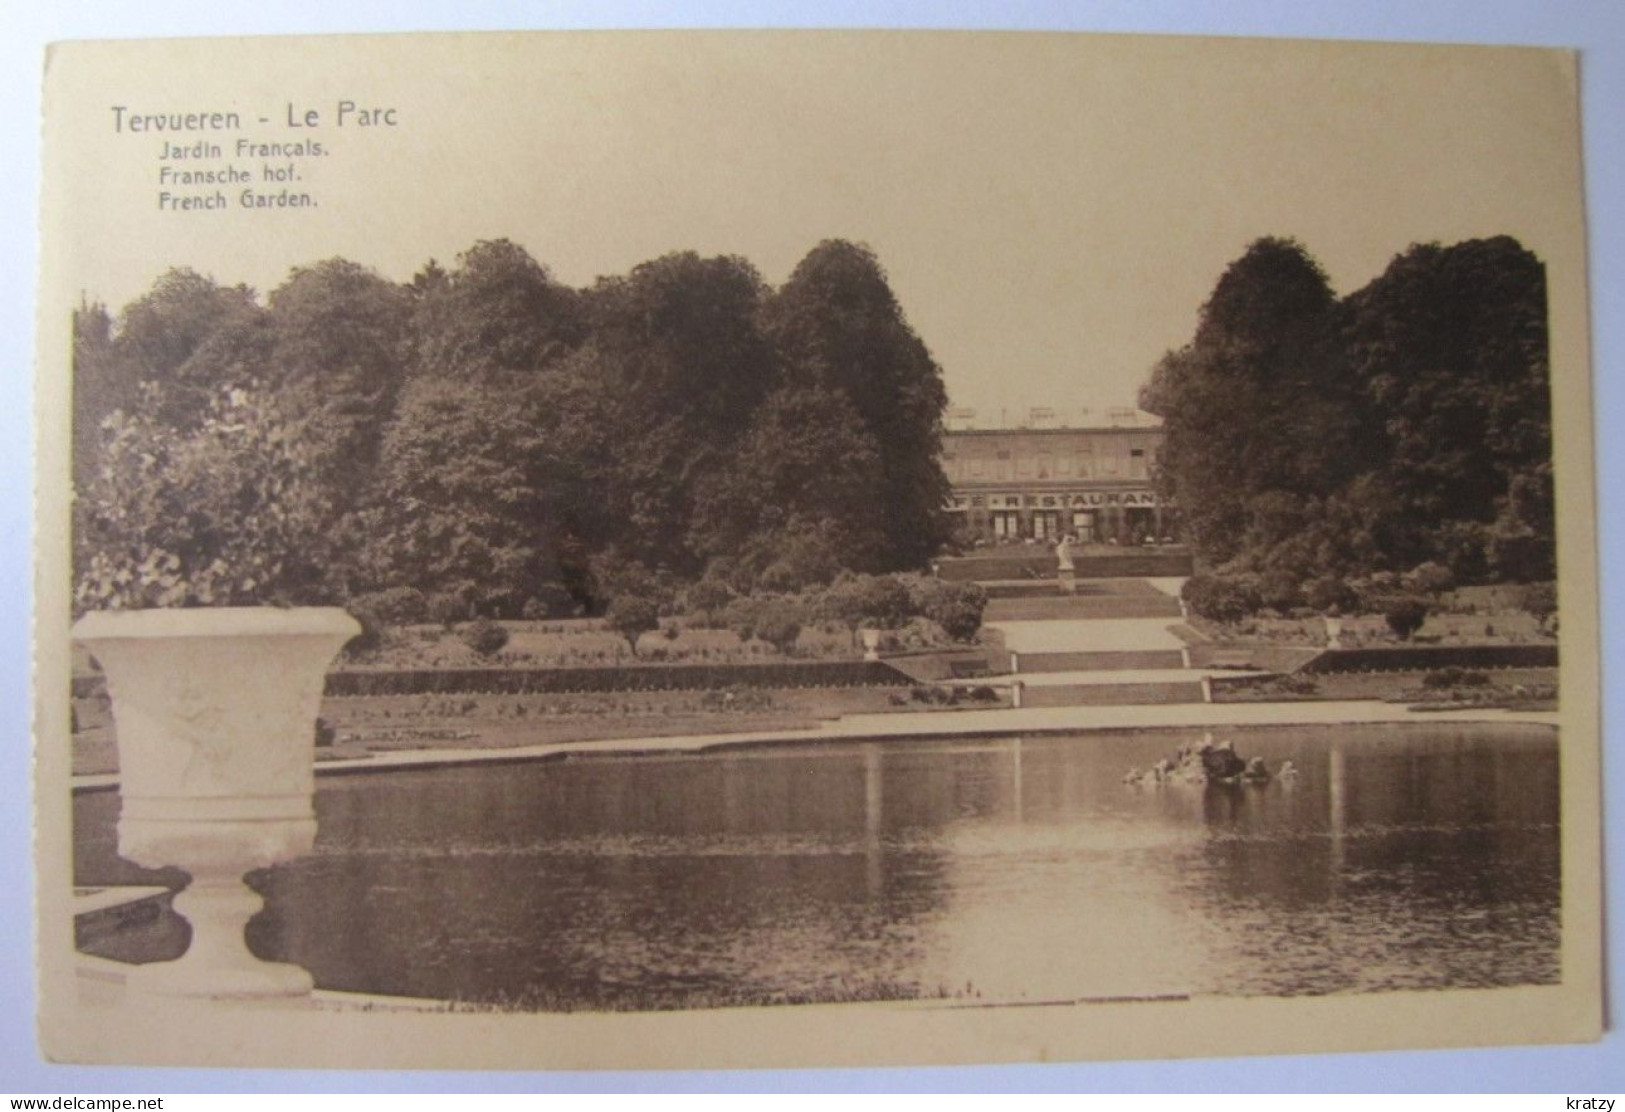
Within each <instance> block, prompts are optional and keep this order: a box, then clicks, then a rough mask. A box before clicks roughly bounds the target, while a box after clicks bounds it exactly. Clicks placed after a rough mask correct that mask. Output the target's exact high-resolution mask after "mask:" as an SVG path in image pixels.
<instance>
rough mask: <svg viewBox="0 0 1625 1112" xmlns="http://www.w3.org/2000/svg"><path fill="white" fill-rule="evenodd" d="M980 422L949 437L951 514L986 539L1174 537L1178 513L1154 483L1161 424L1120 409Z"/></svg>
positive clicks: (1139, 540)
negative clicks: (1097, 418)
mask: <svg viewBox="0 0 1625 1112" xmlns="http://www.w3.org/2000/svg"><path fill="white" fill-rule="evenodd" d="M1049 413H1050V411H1045V410H1037V411H1034V417H1035V418H1038V420H1035V421H1032V422H1030V423H1029V424H1028V426H1027V427H1021V428H999V429H983V428H974V427H968V426H966V425H965V423H964V422H960V427H954V422H953V421H952V420H950V424H949V428H948V429H947V430H946V431H945V432H944V434H943V451H942V466H943V471H944V472H945V473H946V474H947V477H948V482H949V483H950V485H951V487H952V493H951V495H950V499H949V509H950V511H951V512H952V513H953V514H954V515H955V516H956V517H957V518H958V519H959V522H960V524H961V527H962V528H963V529H964V530H965V531H966V532H967V533H968V534H969V535H971V536H974V537H976V538H978V539H980V540H983V541H987V542H993V543H997V542H1001V541H1005V542H1008V541H1021V540H1029V539H1031V540H1037V541H1048V542H1050V543H1053V542H1054V541H1055V540H1057V539H1059V538H1060V537H1061V536H1062V535H1063V534H1065V535H1071V536H1072V537H1074V538H1076V539H1077V540H1078V541H1080V542H1081V543H1084V544H1116V545H1138V544H1162V543H1167V542H1169V541H1172V540H1175V539H1177V530H1178V520H1177V516H1178V515H1177V514H1176V513H1175V512H1174V511H1173V509H1172V508H1171V507H1169V506H1166V505H1164V504H1163V503H1162V502H1161V501H1160V500H1159V499H1158V497H1157V494H1156V492H1155V490H1154V489H1153V488H1152V482H1151V470H1152V467H1153V466H1154V463H1155V460H1156V457H1157V451H1158V449H1159V448H1160V447H1161V444H1162V430H1161V428H1160V427H1158V425H1157V423H1156V420H1155V418H1152V417H1150V416H1149V415H1145V414H1139V413H1135V412H1134V411H1123V412H1121V413H1118V414H1116V415H1115V420H1114V421H1112V422H1111V423H1100V424H1096V425H1092V426H1065V425H1059V424H1054V425H1050V426H1049V427H1043V426H1042V424H1041V422H1042V421H1043V417H1042V416H1041V415H1046V414H1049Z"/></svg>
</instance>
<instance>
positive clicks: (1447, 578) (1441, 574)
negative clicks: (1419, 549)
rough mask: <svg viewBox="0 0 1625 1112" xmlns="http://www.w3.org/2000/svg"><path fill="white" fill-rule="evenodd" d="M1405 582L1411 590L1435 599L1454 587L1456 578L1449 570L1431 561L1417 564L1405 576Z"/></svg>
mask: <svg viewBox="0 0 1625 1112" xmlns="http://www.w3.org/2000/svg"><path fill="white" fill-rule="evenodd" d="M1405 580H1406V582H1407V583H1409V584H1410V587H1411V590H1413V591H1416V592H1418V593H1419V594H1424V595H1431V596H1433V597H1435V598H1437V597H1438V596H1439V595H1442V594H1444V593H1445V592H1446V591H1448V590H1450V589H1451V588H1452V587H1454V586H1455V585H1456V577H1455V575H1454V574H1452V573H1451V571H1450V569H1449V568H1447V567H1445V566H1444V565H1443V564H1436V563H1434V562H1433V561H1432V560H1429V561H1427V562H1426V563H1422V564H1417V565H1416V567H1414V568H1412V569H1411V570H1410V573H1409V574H1408V575H1406V576H1405Z"/></svg>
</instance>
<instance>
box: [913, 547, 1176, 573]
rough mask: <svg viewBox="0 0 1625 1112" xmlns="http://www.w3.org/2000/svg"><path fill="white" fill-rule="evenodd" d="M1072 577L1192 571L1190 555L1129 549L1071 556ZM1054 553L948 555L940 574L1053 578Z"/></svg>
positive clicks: (1043, 550)
mask: <svg viewBox="0 0 1625 1112" xmlns="http://www.w3.org/2000/svg"><path fill="white" fill-rule="evenodd" d="M1072 564H1073V574H1074V575H1076V576H1077V578H1079V579H1144V578H1153V579H1155V578H1159V577H1160V578H1178V577H1180V576H1188V575H1190V574H1191V572H1192V570H1193V558H1192V556H1191V554H1190V553H1189V552H1159V551H1156V550H1153V549H1141V550H1134V549H1129V550H1128V551H1125V552H1122V553H1120V554H1119V553H1101V554H1090V555H1082V554H1077V553H1075V554H1074V555H1073V557H1072ZM1058 566H1059V563H1058V561H1057V560H1056V558H1055V554H1054V552H1053V551H1051V550H1050V548H1049V547H1048V546H1045V547H1043V548H1036V547H1035V550H1034V551H1033V552H1031V553H1021V554H1010V555H1004V556H945V557H943V558H942V559H941V560H938V561H937V575H938V576H939V577H940V578H942V579H946V580H950V581H960V582H963V581H965V580H975V581H978V582H985V581H989V580H995V581H996V580H1019V579H1054V578H1056V576H1057V575H1059V574H1060V573H1059V571H1058V570H1057V569H1058Z"/></svg>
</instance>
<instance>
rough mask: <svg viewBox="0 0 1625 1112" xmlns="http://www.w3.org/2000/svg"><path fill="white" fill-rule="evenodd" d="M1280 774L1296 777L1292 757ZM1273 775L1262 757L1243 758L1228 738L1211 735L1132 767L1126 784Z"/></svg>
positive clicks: (1264, 779)
mask: <svg viewBox="0 0 1625 1112" xmlns="http://www.w3.org/2000/svg"><path fill="white" fill-rule="evenodd" d="M1280 771H1281V775H1282V777H1283V778H1292V777H1296V776H1297V773H1298V770H1297V769H1296V768H1294V767H1293V765H1292V762H1291V761H1286V762H1284V763H1283V764H1282V765H1281V770H1280ZM1272 778H1273V777H1272V775H1271V773H1270V770H1269V768H1268V766H1267V765H1265V763H1264V758H1263V757H1254V758H1252V759H1251V760H1243V759H1242V758H1241V756H1240V755H1239V754H1237V752H1236V749H1235V746H1234V745H1233V744H1232V743H1231V742H1228V741H1220V742H1215V741H1214V740H1213V739H1212V738H1211V737H1208V738H1206V739H1204V740H1203V741H1202V742H1201V743H1200V744H1196V745H1182V746H1180V748H1179V751H1178V752H1177V753H1175V754H1174V756H1173V757H1172V759H1169V758H1164V759H1162V760H1160V761H1158V762H1157V763H1156V764H1154V765H1152V766H1151V767H1150V768H1146V769H1139V768H1131V769H1129V771H1128V773H1127V774H1126V775H1125V776H1124V777H1123V783H1125V784H1267V783H1269V781H1270V780H1271V779H1272Z"/></svg>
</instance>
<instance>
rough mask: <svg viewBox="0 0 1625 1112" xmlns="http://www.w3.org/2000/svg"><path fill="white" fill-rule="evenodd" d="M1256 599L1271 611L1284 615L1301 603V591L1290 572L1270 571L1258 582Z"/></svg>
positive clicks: (1295, 578)
mask: <svg viewBox="0 0 1625 1112" xmlns="http://www.w3.org/2000/svg"><path fill="white" fill-rule="evenodd" d="M1258 597H1259V599H1260V600H1261V601H1262V602H1263V604H1264V605H1265V606H1267V607H1269V608H1270V609H1271V610H1278V611H1280V612H1281V613H1283V614H1284V613H1287V612H1288V611H1290V610H1293V609H1295V608H1296V607H1298V606H1300V605H1301V604H1302V603H1303V590H1302V588H1301V587H1300V586H1299V584H1298V577H1297V576H1295V575H1293V574H1292V573H1291V572H1285V571H1270V572H1265V573H1264V575H1263V576H1262V577H1261V578H1260V579H1259V581H1258Z"/></svg>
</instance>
